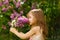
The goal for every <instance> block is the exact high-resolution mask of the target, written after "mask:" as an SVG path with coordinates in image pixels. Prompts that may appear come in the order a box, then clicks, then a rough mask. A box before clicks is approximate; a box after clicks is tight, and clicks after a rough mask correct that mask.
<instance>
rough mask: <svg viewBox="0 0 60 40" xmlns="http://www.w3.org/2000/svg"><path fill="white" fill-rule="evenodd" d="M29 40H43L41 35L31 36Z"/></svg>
mask: <svg viewBox="0 0 60 40" xmlns="http://www.w3.org/2000/svg"><path fill="white" fill-rule="evenodd" d="M29 40H44V39H43V36H42V34H39V35H33V36H32V37H30V39H29Z"/></svg>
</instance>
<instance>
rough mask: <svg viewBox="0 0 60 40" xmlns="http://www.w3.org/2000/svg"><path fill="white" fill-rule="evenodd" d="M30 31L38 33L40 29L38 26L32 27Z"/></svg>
mask: <svg viewBox="0 0 60 40" xmlns="http://www.w3.org/2000/svg"><path fill="white" fill-rule="evenodd" d="M32 29H33V30H35V31H39V30H40V27H39V26H36V27H33V28H32Z"/></svg>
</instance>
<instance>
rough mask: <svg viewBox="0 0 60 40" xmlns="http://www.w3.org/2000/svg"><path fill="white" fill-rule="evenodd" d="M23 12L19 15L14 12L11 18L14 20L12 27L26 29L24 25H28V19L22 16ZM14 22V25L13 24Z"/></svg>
mask: <svg viewBox="0 0 60 40" xmlns="http://www.w3.org/2000/svg"><path fill="white" fill-rule="evenodd" d="M22 14H23V12H22V11H20V13H17V12H16V11H15V10H13V14H11V16H10V18H11V19H12V25H13V26H15V27H24V24H26V23H28V22H29V20H28V18H26V17H24V16H22ZM13 22H14V23H13Z"/></svg>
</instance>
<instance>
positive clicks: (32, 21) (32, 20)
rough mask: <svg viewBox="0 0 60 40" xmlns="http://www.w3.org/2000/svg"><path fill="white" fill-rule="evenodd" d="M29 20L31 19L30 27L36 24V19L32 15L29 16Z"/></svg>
mask: <svg viewBox="0 0 60 40" xmlns="http://www.w3.org/2000/svg"><path fill="white" fill-rule="evenodd" d="M28 19H29V24H30V25H33V24H35V23H36V18H35V17H34V16H33V15H32V14H29V15H28Z"/></svg>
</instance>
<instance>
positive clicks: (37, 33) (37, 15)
mask: <svg viewBox="0 0 60 40" xmlns="http://www.w3.org/2000/svg"><path fill="white" fill-rule="evenodd" d="M27 17H28V19H29V25H30V26H31V29H30V31H28V32H27V33H25V34H24V33H23V32H18V31H17V30H16V29H15V28H13V27H11V28H10V31H11V32H12V33H14V34H15V35H17V36H18V37H19V38H21V39H29V40H45V38H46V35H47V28H46V23H45V20H44V14H43V11H42V10H41V9H33V10H31V11H29V13H28V14H27Z"/></svg>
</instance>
